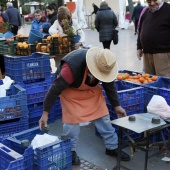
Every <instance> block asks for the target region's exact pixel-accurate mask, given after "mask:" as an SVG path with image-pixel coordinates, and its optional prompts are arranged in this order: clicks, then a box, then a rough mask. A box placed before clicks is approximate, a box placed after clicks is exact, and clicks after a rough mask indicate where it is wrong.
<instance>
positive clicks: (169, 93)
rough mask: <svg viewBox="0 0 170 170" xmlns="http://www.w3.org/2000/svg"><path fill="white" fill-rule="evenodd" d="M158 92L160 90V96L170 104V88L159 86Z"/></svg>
mask: <svg viewBox="0 0 170 170" xmlns="http://www.w3.org/2000/svg"><path fill="white" fill-rule="evenodd" d="M159 92H160V96H162V97H163V98H165V100H166V102H167V103H168V105H169V106H170V89H166V88H160V89H159Z"/></svg>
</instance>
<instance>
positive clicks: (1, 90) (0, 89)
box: [0, 76, 14, 97]
mask: <svg viewBox="0 0 170 170" xmlns="http://www.w3.org/2000/svg"><path fill="white" fill-rule="evenodd" d="M2 82H3V84H2V85H0V97H6V90H7V89H9V88H10V86H11V84H12V83H13V82H14V80H11V78H10V77H8V76H5V78H4V79H2Z"/></svg>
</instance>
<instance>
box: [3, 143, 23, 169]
mask: <svg viewBox="0 0 170 170" xmlns="http://www.w3.org/2000/svg"><path fill="white" fill-rule="evenodd" d="M23 163H24V160H23V156H22V155H20V154H19V153H17V152H15V151H14V150H12V149H10V148H8V147H7V146H5V145H3V144H2V143H0V170H24V166H23Z"/></svg>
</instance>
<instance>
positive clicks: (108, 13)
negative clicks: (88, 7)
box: [95, 1, 118, 49]
mask: <svg viewBox="0 0 170 170" xmlns="http://www.w3.org/2000/svg"><path fill="white" fill-rule="evenodd" d="M117 25H118V21H117V18H116V15H115V13H114V12H113V11H112V10H111V8H110V7H109V6H108V3H107V2H106V1H102V2H101V4H100V9H99V10H98V12H97V14H96V18H95V28H96V29H97V31H98V32H99V41H100V42H102V43H103V48H107V49H110V44H111V41H112V40H113V30H114V29H115V28H116V27H117Z"/></svg>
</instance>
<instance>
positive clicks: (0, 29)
mask: <svg viewBox="0 0 170 170" xmlns="http://www.w3.org/2000/svg"><path fill="white" fill-rule="evenodd" d="M8 20H9V19H8V16H7V15H6V14H5V13H4V12H3V11H2V7H1V6H0V33H4V32H5V31H6V29H7V25H5V23H7V22H8ZM0 70H1V73H2V75H4V74H5V64H4V56H3V55H1V54H0Z"/></svg>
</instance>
